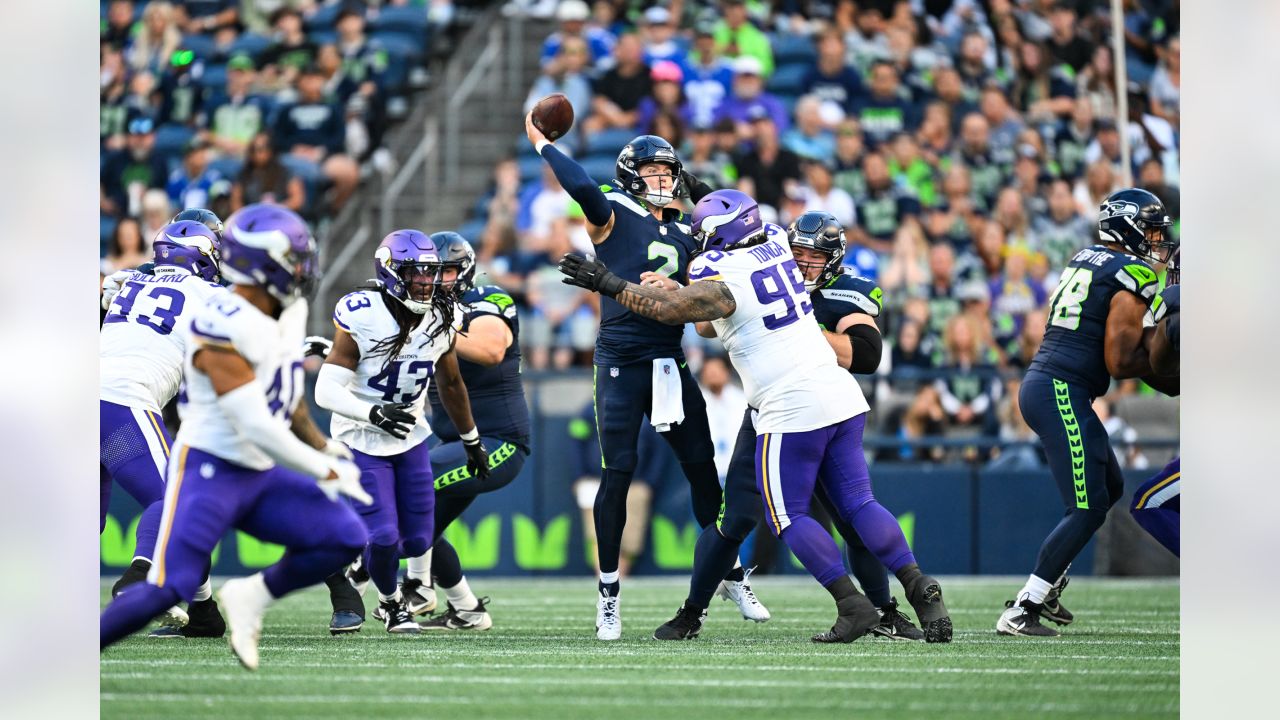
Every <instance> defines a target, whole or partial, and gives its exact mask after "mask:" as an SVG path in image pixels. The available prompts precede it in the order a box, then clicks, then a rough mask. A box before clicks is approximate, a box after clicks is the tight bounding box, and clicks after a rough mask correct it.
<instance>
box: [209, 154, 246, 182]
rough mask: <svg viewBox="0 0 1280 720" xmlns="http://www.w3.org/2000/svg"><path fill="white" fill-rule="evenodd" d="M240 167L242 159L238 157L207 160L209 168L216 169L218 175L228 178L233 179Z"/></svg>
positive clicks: (242, 163)
mask: <svg viewBox="0 0 1280 720" xmlns="http://www.w3.org/2000/svg"><path fill="white" fill-rule="evenodd" d="M242 167H244V160H243V159H241V158H238V157H221V158H218V159H217V160H212V161H210V162H209V169H210V170H216V171H217V172H218V174H219V175H221V176H222V177H224V178H227V179H228V180H234V179H235V177H236V176H237V175H239V174H240V168H242Z"/></svg>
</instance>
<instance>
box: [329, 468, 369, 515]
mask: <svg viewBox="0 0 1280 720" xmlns="http://www.w3.org/2000/svg"><path fill="white" fill-rule="evenodd" d="M329 468H330V469H331V470H333V472H334V473H336V474H337V475H338V477H336V478H334V479H332V480H321V481H320V482H319V485H320V489H321V490H323V491H324V494H325V495H328V496H329V499H330V500H337V499H338V496H339V495H346V496H347V497H349V498H351V499H352V500H355V501H356V502H358V503H360V504H361V505H372V504H373V497H372V496H371V495H369V493H367V492H365V491H364V488H363V487H361V486H360V468H358V467H356V465H355V463H353V462H351V461H349V460H338V459H334V461H333V464H332V465H330V466H329Z"/></svg>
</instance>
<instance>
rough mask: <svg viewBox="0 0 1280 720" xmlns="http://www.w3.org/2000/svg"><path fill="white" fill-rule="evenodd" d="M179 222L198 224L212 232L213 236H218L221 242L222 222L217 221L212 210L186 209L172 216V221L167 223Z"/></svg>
mask: <svg viewBox="0 0 1280 720" xmlns="http://www.w3.org/2000/svg"><path fill="white" fill-rule="evenodd" d="M181 220H191V221H192V222H198V223H200V224H201V225H203V226H205V227H207V228H209V229H210V230H212V231H213V234H214V235H217V236H218V240H219V241H221V240H222V220H220V219H218V216H217V215H216V214H215V213H214V212H213V211H212V210H206V209H204V208H187V209H186V210H183V211H182V212H180V213H178V214H177V215H174V216H173V219H172V220H170V221H169V222H171V223H176V222H178V221H181Z"/></svg>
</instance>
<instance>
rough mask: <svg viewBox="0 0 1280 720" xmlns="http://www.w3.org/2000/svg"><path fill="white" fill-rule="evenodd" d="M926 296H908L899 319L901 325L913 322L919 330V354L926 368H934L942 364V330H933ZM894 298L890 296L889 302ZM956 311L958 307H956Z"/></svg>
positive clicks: (943, 324) (943, 325) (929, 304)
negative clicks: (926, 362)
mask: <svg viewBox="0 0 1280 720" xmlns="http://www.w3.org/2000/svg"><path fill="white" fill-rule="evenodd" d="M927 292H928V291H927V289H926V294H924V295H917V296H909V297H908V298H907V299H906V302H904V303H902V313H901V318H902V322H903V323H908V322H913V323H915V324H916V326H917V327H919V328H920V352H921V353H923V355H924V357H925V358H927V360H928V367H931V368H932V367H936V366H938V365H940V364H941V363H942V360H943V357H942V329H939V330H937V331H935V330H934V322H933V318H932V316H930V314H929V313H930V307H931V305H932V303H931V301H930V300H929V298H928V294H927ZM893 299H894V298H893V297H892V296H890V298H889V300H891V301H892V300H893ZM956 308H957V311H958V308H959V305H958V304H957V306H956ZM945 327H946V323H942V325H941V328H943V329H945Z"/></svg>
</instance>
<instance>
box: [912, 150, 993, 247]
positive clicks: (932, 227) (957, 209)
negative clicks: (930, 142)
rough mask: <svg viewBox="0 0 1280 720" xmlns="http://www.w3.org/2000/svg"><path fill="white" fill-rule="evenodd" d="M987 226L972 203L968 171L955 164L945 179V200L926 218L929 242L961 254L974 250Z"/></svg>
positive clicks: (943, 188)
mask: <svg viewBox="0 0 1280 720" xmlns="http://www.w3.org/2000/svg"><path fill="white" fill-rule="evenodd" d="M984 222H985V218H984V217H983V214H982V211H981V209H980V208H979V207H978V203H977V202H975V201H974V199H973V192H972V187H971V185H970V182H969V170H968V168H966V167H965V166H964V165H961V164H958V163H957V164H953V165H952V166H951V167H950V168H948V169H947V172H946V174H944V175H943V176H942V197H941V198H940V199H939V201H938V203H937V204H936V205H935V206H934V207H931V208H929V212H928V214H927V215H926V218H925V230H926V232H927V233H928V236H929V239H930V240H931V241H932V242H935V243H936V242H941V241H945V242H946V243H947V244H949V245H950V246H951V248H952V250H953V251H954V252H956V253H962V252H965V251H967V250H969V249H970V248H972V247H973V244H974V238H976V237H977V235H978V232H979V231H981V229H982V225H983V223H984Z"/></svg>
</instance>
